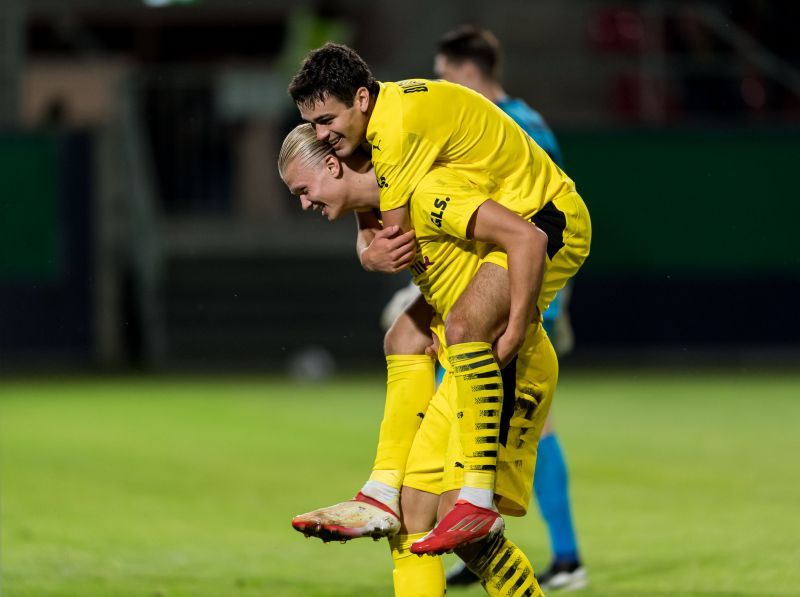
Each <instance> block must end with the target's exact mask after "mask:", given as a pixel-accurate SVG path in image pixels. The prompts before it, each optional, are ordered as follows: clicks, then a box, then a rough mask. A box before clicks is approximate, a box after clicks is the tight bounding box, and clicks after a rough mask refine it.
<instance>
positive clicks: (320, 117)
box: [297, 87, 370, 157]
mask: <svg viewBox="0 0 800 597" xmlns="http://www.w3.org/2000/svg"><path fill="white" fill-rule="evenodd" d="M297 107H298V108H299V109H300V116H301V117H302V118H303V120H305V121H307V122H310V123H311V124H312V125H314V132H315V133H316V135H317V139H319V140H320V141H322V142H323V143H327V144H328V145H330V146H331V147H332V148H333V150H334V151H335V152H336V155H337V156H339V157H347V156H349V155H352V154H353V152H355V151H356V150H357V149H358V148H359V147H360V146H361V144H362V143H364V141H365V140H366V135H367V124H368V123H369V113H370V99H369V91H367V88H366V87H360V88H359V89H358V91H356V95H355V97H354V98H353V105H352V106H350V107H348V106H347V105H346V104H345V103H344V102H342V101H341V100H339V99H337V98H335V97H333V96H331V95H328V96H326V97H325V101H322V102H320V101H316V102H314V104H313V105H298V106H297Z"/></svg>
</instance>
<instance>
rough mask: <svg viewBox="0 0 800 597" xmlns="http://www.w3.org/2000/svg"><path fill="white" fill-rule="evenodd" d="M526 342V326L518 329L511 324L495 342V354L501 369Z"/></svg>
mask: <svg viewBox="0 0 800 597" xmlns="http://www.w3.org/2000/svg"><path fill="white" fill-rule="evenodd" d="M524 343H525V328H524V327H523V328H522V330H518V329H516V328H515V327H512V326H510V325H509V326H508V327H507V328H506V331H505V332H503V333H502V334H501V335H500V337H499V338H498V339H497V342H495V343H494V355H495V358H496V359H497V364H498V365H499V366H500V368H501V369H502V368H503V367H505V366H506V365H508V364H509V363H510V362H511V359H513V358H514V356H516V354H517V353H518V352H519V349H520V348H522V345H523V344H524Z"/></svg>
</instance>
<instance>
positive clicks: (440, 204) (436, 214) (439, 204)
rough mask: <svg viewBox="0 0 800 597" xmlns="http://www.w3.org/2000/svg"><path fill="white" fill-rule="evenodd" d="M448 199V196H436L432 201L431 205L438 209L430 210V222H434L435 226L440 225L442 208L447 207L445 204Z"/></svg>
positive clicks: (442, 214)
mask: <svg viewBox="0 0 800 597" xmlns="http://www.w3.org/2000/svg"><path fill="white" fill-rule="evenodd" d="M449 201H450V197H445V198H444V199H439V198H438V197H437V198H436V199H435V200H434V201H433V207H434V208H435V209H438V210H439V211H432V212H431V222H433V223H434V224H436V227H437V228H441V227H442V218H443V217H444V210H445V209H447V204H448V202H449Z"/></svg>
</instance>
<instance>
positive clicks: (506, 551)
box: [467, 535, 543, 597]
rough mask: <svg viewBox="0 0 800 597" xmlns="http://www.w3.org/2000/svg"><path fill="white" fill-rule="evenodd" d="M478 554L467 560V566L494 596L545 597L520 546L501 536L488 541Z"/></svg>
mask: <svg viewBox="0 0 800 597" xmlns="http://www.w3.org/2000/svg"><path fill="white" fill-rule="evenodd" d="M484 543H485V544H484V545H483V547H482V549H481V550H480V552H478V554H477V555H476V556H475V557H473V558H472V559H471V560H470V561H469V562H467V568H469V569H470V570H472V571H473V572H474V573H475V574H476V575H477V576H478V578H479V579H480V581H481V584H482V585H483V588H484V589H486V592H487V593H488V594H489V595H492V596H495V595H497V596H499V595H503V596H504V597H541V596H542V595H543V593H542V590H541V589H540V588H539V584H538V583H537V582H536V577H535V576H534V574H533V567H532V566H531V563H530V562H529V561H528V558H526V557H525V554H524V553H522V550H520V548H519V547H517V546H516V545H514V544H513V543H512V542H511V541H509V540H508V539H506V538H505V537H504V536H503V535H497V536H496V537H494V538H492V539H491V540H489V541H486V542H484Z"/></svg>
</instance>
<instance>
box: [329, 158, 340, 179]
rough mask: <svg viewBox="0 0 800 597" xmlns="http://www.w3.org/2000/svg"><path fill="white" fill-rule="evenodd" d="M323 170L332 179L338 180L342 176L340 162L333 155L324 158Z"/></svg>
mask: <svg viewBox="0 0 800 597" xmlns="http://www.w3.org/2000/svg"><path fill="white" fill-rule="evenodd" d="M325 169H326V170H327V171H328V173H329V174H330V175H331V176H333V177H334V178H339V177H340V176H341V175H342V162H340V161H339V158H337V157H336V156H335V155H334V154H332V153H329V154H328V155H326V156H325Z"/></svg>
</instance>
